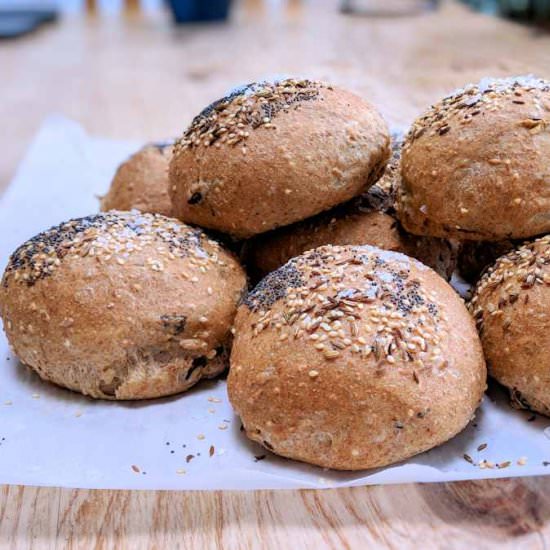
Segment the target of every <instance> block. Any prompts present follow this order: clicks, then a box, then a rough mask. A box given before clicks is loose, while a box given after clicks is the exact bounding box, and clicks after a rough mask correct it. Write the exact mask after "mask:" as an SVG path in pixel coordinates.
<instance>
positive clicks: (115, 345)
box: [0, 211, 246, 399]
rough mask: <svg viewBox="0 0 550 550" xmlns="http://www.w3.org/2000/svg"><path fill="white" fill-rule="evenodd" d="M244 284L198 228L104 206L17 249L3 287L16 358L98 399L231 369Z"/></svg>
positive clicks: (165, 391)
mask: <svg viewBox="0 0 550 550" xmlns="http://www.w3.org/2000/svg"><path fill="white" fill-rule="evenodd" d="M245 285H246V278H245V275H244V272H243V270H242V268H241V267H240V265H239V264H238V263H237V261H236V260H235V259H234V258H233V256H231V255H230V254H229V253H227V252H226V251H225V250H223V249H222V248H221V247H220V246H219V245H218V243H216V242H214V241H212V240H210V239H209V238H208V237H207V236H206V235H205V234H204V233H203V232H202V231H201V230H199V229H193V228H190V227H188V226H186V225H183V224H181V223H179V222H178V221H177V220H173V219H170V218H165V217H164V216H160V215H151V214H140V213H138V212H136V211H134V212H117V211H111V212H108V213H103V214H96V215H92V216H88V217H85V218H79V219H74V220H70V221H68V222H65V223H62V224H60V225H58V226H56V227H52V228H51V229H49V230H47V231H45V232H43V233H40V234H39V235H37V236H36V237H34V238H32V239H30V240H29V241H27V242H26V243H24V244H22V245H21V246H20V247H19V248H18V249H17V250H16V251H15V252H14V253H13V254H12V256H11V258H10V261H9V263H8V266H7V268H6V270H5V272H4V276H3V278H2V284H1V286H0V316H1V317H2V320H3V324H4V330H5V332H6V335H7V337H8V340H9V343H10V344H11V346H12V348H13V350H14V352H15V354H16V355H17V356H18V357H19V359H20V360H21V361H22V362H23V363H25V364H26V365H28V366H30V367H31V368H32V369H34V370H35V371H36V372H37V373H38V374H39V375H40V376H41V377H42V378H43V379H44V380H49V381H51V382H54V383H56V384H59V385H60V386H64V387H66V388H70V389H72V390H75V391H79V392H82V393H84V394H86V395H90V396H92V397H97V398H104V399H146V398H152V397H160V396H164V395H170V394H174V393H178V392H181V391H184V390H186V389H188V388H190V387H191V386H193V385H194V384H195V383H196V382H198V381H199V380H200V379H201V378H203V377H207V378H209V377H212V376H215V375H217V374H219V373H220V372H222V371H223V370H224V369H225V367H226V361H225V359H226V355H227V351H228V347H229V344H230V336H231V335H230V330H231V326H232V322H233V317H234V315H235V311H236V304H237V302H238V300H239V299H240V296H241V293H242V292H243V291H244V289H245Z"/></svg>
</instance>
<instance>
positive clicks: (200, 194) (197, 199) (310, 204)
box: [170, 79, 390, 238]
mask: <svg viewBox="0 0 550 550" xmlns="http://www.w3.org/2000/svg"><path fill="white" fill-rule="evenodd" d="M389 145H390V138H389V133H388V129H387V127H386V124H385V123H384V121H383V120H382V118H381V116H380V115H379V113H378V112H377V111H376V110H375V109H374V108H373V107H372V106H371V105H370V104H369V103H367V102H366V101H364V100H363V99H361V98H359V97H357V96H356V95H354V94H352V93H350V92H348V91H346V90H341V89H337V88H333V87H332V86H329V85H327V84H323V83H320V82H314V81H310V80H293V79H288V80H283V81H280V82H275V83H267V82H260V83H253V84H249V85H248V86H245V87H244V88H241V89H239V90H238V91H236V92H234V93H232V94H231V95H229V96H227V97H224V98H222V99H220V100H218V101H216V102H214V103H213V104H212V105H210V106H208V107H207V108H206V109H204V111H202V113H200V114H199V115H198V116H197V117H195V119H194V120H193V122H192V123H191V126H190V127H189V129H188V130H187V131H186V132H185V134H184V135H183V137H182V139H181V140H180V141H179V142H178V143H177V144H176V146H175V149H174V156H173V159H172V161H171V163H170V182H171V188H170V189H171V195H172V203H173V207H174V213H175V215H176V216H177V217H178V218H180V219H181V220H183V221H185V222H189V223H193V224H197V225H200V226H202V227H207V228H210V229H215V230H218V231H221V232H225V233H229V234H230V235H232V236H234V237H237V238H245V237H251V236H252V235H256V234H258V233H263V232H265V231H268V230H270V229H274V228H276V227H279V226H283V225H289V224H291V223H293V222H296V221H299V220H303V219H305V218H308V217H310V216H313V215H314V214H317V213H319V212H322V211H323V210H328V209H329V208H331V207H333V206H335V205H337V204H340V203H342V202H345V201H347V200H349V199H351V198H352V197H354V196H356V195H358V194H359V193H361V192H362V191H363V190H365V189H367V188H368V187H369V186H370V185H372V184H373V183H374V182H375V181H376V180H377V179H378V178H379V177H380V175H381V174H382V172H383V170H384V166H385V165H386V163H387V161H388V158H389V156H390V146H389Z"/></svg>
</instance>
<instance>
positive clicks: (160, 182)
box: [101, 143, 172, 216]
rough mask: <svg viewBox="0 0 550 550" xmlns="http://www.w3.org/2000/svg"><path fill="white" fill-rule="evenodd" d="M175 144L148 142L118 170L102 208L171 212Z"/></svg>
mask: <svg viewBox="0 0 550 550" xmlns="http://www.w3.org/2000/svg"><path fill="white" fill-rule="evenodd" d="M171 157H172V145H171V144H169V143H159V144H153V145H146V146H145V147H144V148H143V149H140V150H139V151H138V152H137V153H135V154H134V155H132V156H131V157H130V158H129V159H128V160H126V161H125V162H123V163H122V164H121V165H120V166H119V167H118V170H117V171H116V174H115V176H114V178H113V181H112V182H111V186H110V188H109V191H108V192H107V194H106V195H105V196H104V197H102V198H101V210H102V211H104V212H105V211H107V210H134V209H135V210H139V211H140V212H149V213H151V214H162V215H164V216H171V215H172V201H171V200H170V195H169V193H168V186H169V183H168V165H169V162H170V158H171Z"/></svg>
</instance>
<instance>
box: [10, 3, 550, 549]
mask: <svg viewBox="0 0 550 550" xmlns="http://www.w3.org/2000/svg"><path fill="white" fill-rule="evenodd" d="M277 6H279V7H277ZM527 72H533V73H538V74H540V75H541V76H546V77H548V76H550V37H549V36H548V35H545V34H541V33H539V32H537V31H535V30H533V29H529V28H527V27H522V26H519V25H515V24H512V23H507V22H504V21H499V20H497V19H493V18H488V17H485V16H482V15H479V14H474V13H471V12H469V11H468V10H467V9H466V8H464V7H462V6H461V5H458V4H454V3H451V2H446V3H444V5H443V7H442V8H441V9H440V10H439V11H438V12H436V13H429V14H424V15H421V16H417V17H404V18H394V19H385V18H363V17H349V16H343V15H339V14H338V13H337V3H336V2H335V1H325V2H319V1H315V2H314V1H310V2H299V1H296V0H287V1H286V2H282V3H281V2H265V3H264V2H261V1H260V0H248V1H241V2H239V3H237V5H236V9H235V10H234V13H233V17H232V20H231V22H230V23H229V24H228V25H213V26H208V27H203V26H198V25H197V26H191V27H187V28H181V29H174V28H173V27H172V26H171V25H170V23H169V21H168V19H167V18H166V16H165V15H164V14H160V13H159V14H157V15H153V16H147V17H145V16H144V15H140V14H138V13H134V14H133V15H132V16H131V17H128V16H125V17H112V16H110V17H102V16H100V15H96V16H94V17H85V16H81V17H74V16H73V17H67V18H65V19H63V20H62V21H61V22H60V23H59V24H57V25H54V26H50V27H45V28H43V29H42V30H40V31H39V32H37V33H35V34H33V35H30V36H28V37H25V38H23V39H20V40H17V41H13V42H4V43H1V44H0V124H1V130H0V152H1V154H0V191H1V190H3V189H5V187H6V186H7V184H8V181H9V180H10V179H11V178H12V177H13V175H14V173H15V170H16V167H17V164H18V163H19V161H20V160H21V158H22V156H23V154H24V151H25V148H26V147H27V146H28V144H29V141H30V140H31V139H32V136H33V135H34V133H35V132H36V130H37V129H38V127H39V126H40V124H41V122H42V121H43V119H44V118H45V117H46V116H47V115H48V114H50V113H52V112H57V113H62V114H64V115H66V116H68V117H71V118H74V119H75V120H77V121H78V122H80V123H81V124H82V125H83V126H84V127H85V128H86V129H87V130H88V131H89V132H90V133H92V134H98V135H102V136H110V137H114V138H139V139H143V140H149V139H153V138H155V139H156V138H163V137H167V136H173V135H176V134H179V133H180V132H181V131H182V129H183V128H184V127H185V126H186V124H187V123H188V122H189V120H190V119H191V117H192V116H193V114H195V113H196V112H197V111H198V110H199V109H200V108H201V107H203V106H204V105H205V104H206V103H208V102H210V101H211V100H213V99H215V98H216V97H217V96H220V95H221V94H222V93H223V92H225V91H226V90H227V89H228V88H230V87H232V86H234V85H235V84H237V83H242V82H246V81H250V80H255V79H258V78H262V77H267V76H273V75H277V74H296V75H307V76H311V77H317V78H323V79H328V80H331V81H332V82H334V83H337V84H342V85H344V86H346V87H348V88H351V89H353V90H355V91H357V92H358V93H360V94H362V95H364V96H365V97H367V98H369V99H371V101H373V102H374V103H375V104H377V105H378V106H379V107H380V109H381V110H382V112H383V113H384V115H385V116H386V117H387V119H388V121H389V122H390V123H391V124H407V123H408V122H410V120H411V119H412V117H414V116H415V115H416V114H417V113H418V112H419V111H420V110H422V109H423V108H424V107H426V106H427V105H428V104H429V103H430V102H432V101H433V100H435V99H437V98H438V97H439V96H441V95H442V94H443V93H445V92H447V91H450V90H452V89H453V88H455V87H458V86H461V85H463V84H465V83H466V82H468V81H472V80H477V79H479V78H481V77H483V76H486V75H492V76H497V75H504V74H518V73H527ZM40 184H47V182H37V185H40ZM22 214H23V216H24V213H22ZM511 445H513V442H511ZM22 460H24V457H22ZM548 495H550V479H548V478H529V479H527V478H524V479H514V480H499V481H483V482H461V483H449V484H429V485H402V486H380V487H368V488H356V489H343V490H325V491H282V492H275V491H262V492H255V493H245V492H224V493H222V492H214V493H206V492H187V493H184V492H161V491H159V492H139V491H136V492H129V491H88V490H68V489H55V488H33V487H25V488H24V487H15V486H9V487H3V488H2V489H1V493H0V547H1V548H10V549H19V548H47V549H54V548H94V549H104V548H123V549H126V548H128V549H132V550H138V549H141V548H159V549H160V548H170V549H172V548H200V549H208V548H221V549H226V548H227V549H239V550H240V549H248V548H254V549H256V548H262V549H263V548H278V549H280V548H285V549H286V548H292V549H294V548H300V549H302V548H304V549H315V550H318V549H321V548H334V549H344V548H369V549H370V548H378V547H389V548H396V549H406V548H422V549H431V548H450V549H454V548H472V549H476V550H477V549H485V548H496V547H498V548H510V549H512V548H514V549H515V548H546V547H547V546H550V496H548Z"/></svg>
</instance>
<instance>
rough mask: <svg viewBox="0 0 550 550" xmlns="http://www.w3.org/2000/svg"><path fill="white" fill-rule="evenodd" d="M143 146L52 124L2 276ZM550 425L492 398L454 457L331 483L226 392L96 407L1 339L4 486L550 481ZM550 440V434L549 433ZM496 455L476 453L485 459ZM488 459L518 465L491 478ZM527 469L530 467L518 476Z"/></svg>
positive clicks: (16, 188) (451, 445) (453, 448)
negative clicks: (249, 434)
mask: <svg viewBox="0 0 550 550" xmlns="http://www.w3.org/2000/svg"><path fill="white" fill-rule="evenodd" d="M138 145H139V144H137V143H124V142H115V141H110V140H105V139H97V138H93V137H90V136H87V135H86V134H85V132H84V131H83V130H82V129H81V128H80V127H79V126H78V125H76V124H75V123H73V122H71V121H68V120H66V119H63V118H61V117H52V118H50V119H48V120H47V121H46V123H45V124H44V126H43V127H42V129H41V130H40V132H39V133H38V135H37V136H36V138H35V140H34V142H33V143H32V145H31V146H30V149H29V151H28V154H27V156H26V158H25V159H24V161H23V163H22V165H21V167H20V169H19V171H18V173H17V176H16V178H15V180H14V181H13V183H12V184H11V186H10V187H9V188H8V190H7V191H6V193H5V194H4V195H3V197H2V198H1V200H0V264H1V268H2V269H3V268H4V266H5V264H6V262H7V258H8V256H9V254H10V253H11V252H12V251H13V250H14V249H15V248H16V246H18V245H19V244H20V243H21V242H23V241H24V240H25V239H27V238H29V237H31V236H33V235H34V234H35V233H37V232H39V231H41V230H43V229H46V228H48V227H50V226H51V225H54V224H57V223H58V222H60V221H63V220H66V219H68V218H71V217H75V216H81V215H86V214H90V213H93V212H95V211H97V209H98V202H97V199H96V197H95V196H96V195H97V194H101V193H104V192H105V191H106V189H107V188H108V186H109V182H110V179H111V177H112V175H113V173H114V170H115V168H116V166H117V164H118V163H119V162H120V161H122V160H123V159H124V158H126V157H127V156H128V155H129V154H130V153H131V152H132V151H134V150H135V149H136V148H137V147H138ZM547 426H550V419H546V418H544V417H540V416H534V415H532V414H530V413H528V412H523V411H516V410H513V409H511V408H510V407H509V405H508V401H507V398H506V396H505V394H504V393H503V392H502V390H501V389H499V388H492V389H491V390H490V395H489V396H487V397H486V398H485V400H484V402H483V405H482V407H481V409H480V410H479V412H478V414H477V417H476V419H475V421H474V422H473V423H472V424H470V426H469V427H468V428H467V429H466V430H465V431H464V432H463V433H462V434H460V435H459V436H458V437H456V438H455V439H453V440H452V441H450V442H448V443H446V444H445V445H443V446H441V447H439V448H437V449H434V450H432V451H429V452H427V453H424V454H422V455H419V456H417V457H414V458H412V459H410V460H408V461H406V462H404V463H401V464H398V465H395V466H391V467H388V468H383V469H378V470H371V471H363V472H352V473H342V472H331V471H326V470H323V469H321V468H316V467H312V466H307V465H304V464H300V463H297V462H292V461H289V460H285V459H281V458H278V457H276V456H275V455H273V454H271V453H269V452H268V451H266V450H265V449H262V448H261V447H259V446H258V445H256V444H253V443H250V442H248V440H247V439H246V438H245V437H244V436H243V434H242V433H240V430H239V428H240V422H239V420H238V418H236V417H235V416H234V415H233V413H232V411H231V407H230V405H229V403H228V400H227V396H226V391H225V381H224V380H218V381H214V382H201V383H199V385H198V386H196V387H195V388H194V389H192V390H191V391H189V392H187V393H184V394H182V395H180V396H176V397H172V398H167V399H159V400H154V401H147V402H136V403H112V402H104V401H94V400H91V399H88V398H86V397H83V396H81V395H79V394H76V393H72V392H70V391H67V390H64V389H61V388H57V387H55V386H53V385H50V384H47V383H43V382H41V381H40V379H39V378H38V377H37V376H36V375H34V374H33V373H32V372H31V371H30V370H29V369H27V368H26V367H24V366H23V365H21V364H20V363H19V362H18V361H17V359H16V358H15V357H14V356H13V355H12V354H11V353H10V351H9V348H8V345H7V342H6V339H5V337H4V335H3V333H2V335H0V483H12V484H23V485H27V484H28V485H46V486H63V487H83V488H113V489H115V488H121V489H122V488H123V489H289V488H304V487H305V488H307V487H317V488H323V487H343V486H354V485H366V484H381V483H403V482H416V481H420V482H427V481H450V480H458V479H480V478H488V477H507V476H525V475H537V474H546V473H550V465H549V466H548V467H546V466H545V465H544V464H545V462H546V461H548V463H549V464H550V438H549V437H548V436H546V435H545V428H546V427H547ZM547 431H548V432H550V428H549V429H548V430H547ZM482 444H486V445H487V447H486V448H484V449H482V450H480V451H478V450H477V449H478V447H479V446H480V445H482ZM465 453H466V454H468V455H469V456H471V458H472V459H473V461H474V462H476V464H477V463H478V462H479V461H480V460H483V459H486V460H488V461H490V462H493V463H503V462H506V461H510V462H511V464H510V466H509V467H508V468H503V469H498V468H494V469H489V468H485V469H482V468H480V467H479V466H478V465H476V466H474V465H472V464H470V463H468V462H467V461H466V460H465V459H464V458H463V457H464V454H465ZM518 460H519V461H520V463H525V464H523V465H520V464H518Z"/></svg>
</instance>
